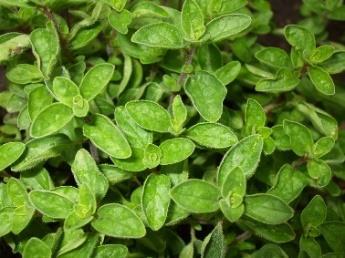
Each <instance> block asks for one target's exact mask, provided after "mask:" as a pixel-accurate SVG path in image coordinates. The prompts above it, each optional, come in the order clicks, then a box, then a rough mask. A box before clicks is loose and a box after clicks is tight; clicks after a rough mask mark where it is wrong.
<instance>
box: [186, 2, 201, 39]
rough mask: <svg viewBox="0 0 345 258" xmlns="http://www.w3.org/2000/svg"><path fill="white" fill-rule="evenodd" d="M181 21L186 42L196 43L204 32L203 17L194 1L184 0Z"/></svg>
mask: <svg viewBox="0 0 345 258" xmlns="http://www.w3.org/2000/svg"><path fill="white" fill-rule="evenodd" d="M181 19H182V22H181V23H182V29H183V32H184V33H185V35H186V38H187V40H190V41H196V40H198V39H199V38H200V37H201V36H202V35H204V33H205V31H206V27H205V25H204V15H203V13H202V10H201V8H200V7H199V5H198V3H197V2H196V1H195V0H186V1H185V2H184V3H183V7H182V13H181Z"/></svg>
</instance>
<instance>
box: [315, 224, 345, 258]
mask: <svg viewBox="0 0 345 258" xmlns="http://www.w3.org/2000/svg"><path fill="white" fill-rule="evenodd" d="M344 230H345V223H344V222H340V221H339V222H338V221H332V222H325V223H324V224H322V225H321V233H322V236H323V237H324V238H325V240H326V242H327V244H328V245H329V246H330V247H331V248H332V249H333V250H334V251H335V252H338V253H344V251H345V245H344V244H345V236H344V234H343V233H344Z"/></svg>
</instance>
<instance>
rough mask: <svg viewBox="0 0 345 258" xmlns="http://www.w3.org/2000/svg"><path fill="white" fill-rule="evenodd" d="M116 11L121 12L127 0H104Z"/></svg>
mask: <svg viewBox="0 0 345 258" xmlns="http://www.w3.org/2000/svg"><path fill="white" fill-rule="evenodd" d="M102 1H103V2H104V3H106V4H108V5H109V6H111V7H112V8H114V9H115V10H116V11H118V12H121V11H122V10H123V8H125V6H126V3H127V0H102Z"/></svg>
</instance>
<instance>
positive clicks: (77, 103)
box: [72, 95, 90, 117]
mask: <svg viewBox="0 0 345 258" xmlns="http://www.w3.org/2000/svg"><path fill="white" fill-rule="evenodd" d="M89 109H90V106H89V102H88V101H87V100H86V99H84V98H83V97H82V96H81V95H77V96H75V97H73V100H72V110H73V115H75V116H76V117H86V116H87V114H88V113H89Z"/></svg>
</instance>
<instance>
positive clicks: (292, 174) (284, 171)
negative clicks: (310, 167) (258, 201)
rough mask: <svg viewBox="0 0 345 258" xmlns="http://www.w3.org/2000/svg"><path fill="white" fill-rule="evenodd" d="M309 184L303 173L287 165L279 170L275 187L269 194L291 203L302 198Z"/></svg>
mask: <svg viewBox="0 0 345 258" xmlns="http://www.w3.org/2000/svg"><path fill="white" fill-rule="evenodd" d="M307 183H308V181H307V178H306V176H305V175H304V174H303V173H302V172H301V171H298V170H295V169H294V168H293V167H292V166H290V165H288V164H286V165H283V166H282V167H281V168H280V169H279V171H278V173H277V175H276V178H275V182H274V185H273V186H272V188H271V189H270V190H268V192H267V193H269V194H272V195H274V196H277V197H279V198H281V199H282V200H283V201H285V202H286V203H290V202H292V201H293V200H295V199H296V198H297V197H298V196H300V194H301V192H302V191H303V189H304V187H305V186H306V185H307Z"/></svg>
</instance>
